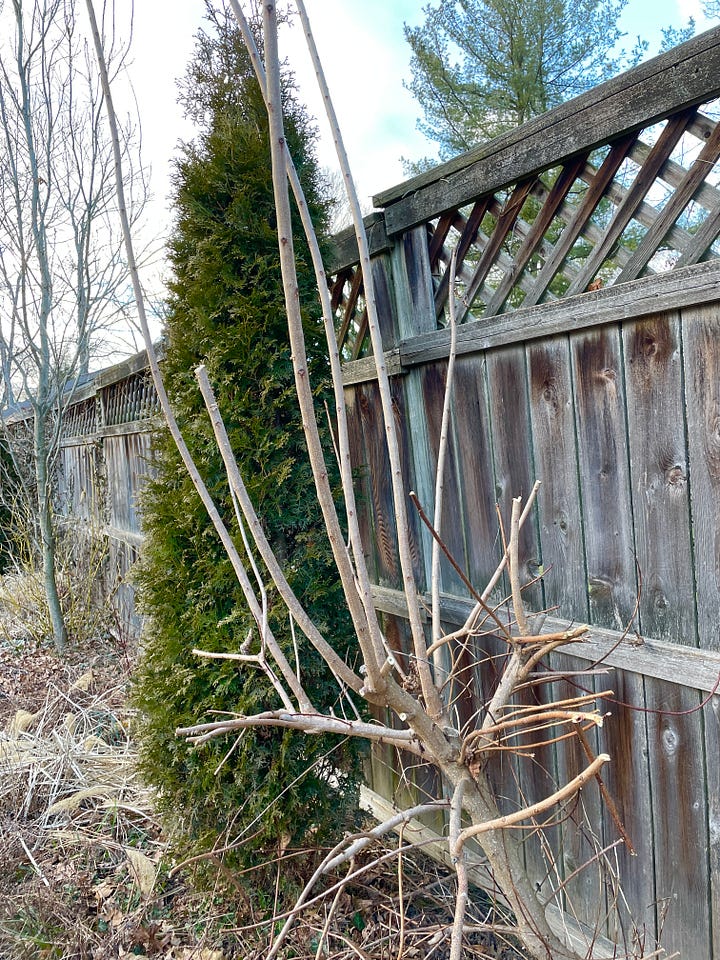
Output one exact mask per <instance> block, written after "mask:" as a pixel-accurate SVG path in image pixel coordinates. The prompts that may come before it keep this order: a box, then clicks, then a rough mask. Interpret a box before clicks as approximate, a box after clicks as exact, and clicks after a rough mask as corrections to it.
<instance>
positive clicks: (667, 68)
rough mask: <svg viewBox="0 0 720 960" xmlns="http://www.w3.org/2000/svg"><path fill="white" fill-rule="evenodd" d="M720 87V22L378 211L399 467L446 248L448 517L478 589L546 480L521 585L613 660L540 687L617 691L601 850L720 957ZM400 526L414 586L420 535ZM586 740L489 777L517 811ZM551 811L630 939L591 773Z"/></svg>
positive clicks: (478, 701)
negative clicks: (456, 311)
mask: <svg viewBox="0 0 720 960" xmlns="http://www.w3.org/2000/svg"><path fill="white" fill-rule="evenodd" d="M719 95H720V31H718V30H714V31H710V32H708V33H705V34H703V35H701V36H699V37H697V38H696V39H694V40H692V41H690V42H689V43H687V44H684V45H682V46H681V47H678V48H676V49H674V50H672V51H671V52H670V53H668V54H666V55H663V56H662V57H659V58H656V59H655V60H652V61H649V62H647V63H645V64H643V65H642V66H640V67H638V68H637V69H635V70H632V71H630V72H628V73H626V74H624V75H623V76H621V77H619V78H617V79H615V80H612V81H610V82H609V83H606V84H604V85H603V86H601V87H599V88H597V89H595V90H592V91H590V92H589V93H587V94H585V95H583V96H581V97H579V98H577V99H576V100H573V101H571V102H569V103H567V104H564V105H563V106H561V107H559V108H558V109H557V110H554V111H552V112H551V113H548V114H546V115H544V116H542V117H538V118H537V119H536V120H533V121H532V122H531V123H529V124H527V125H525V126H524V127H522V128H520V129H518V130H516V131H513V132H512V133H509V134H507V135H505V136H503V137H501V138H499V139H498V140H495V141H493V142H492V143H489V144H485V145H482V146H480V147H478V148H477V149H476V150H475V151H473V152H471V153H469V154H466V155H464V156H462V157H459V158H457V159H456V160H453V161H451V162H450V163H448V164H445V165H443V166H440V167H438V168H436V169H434V170H432V171H430V172H429V173H427V174H424V175H422V176H420V177H417V178H416V179H414V180H410V181H408V182H406V183H403V184H400V185H399V186H398V187H396V188H393V189H392V190H388V191H385V192H384V193H382V194H380V195H379V196H378V197H376V198H375V204H376V206H378V207H381V208H383V209H382V212H380V213H376V214H373V215H372V216H371V217H370V218H369V219H368V221H367V223H368V229H369V237H370V244H371V256H372V273H373V278H374V281H375V283H374V286H375V294H376V301H377V305H378V308H379V314H380V325H381V331H380V332H381V335H382V340H383V345H384V351H385V362H386V365H387V367H388V369H389V370H390V371H391V374H392V390H393V395H394V404H395V411H396V422H397V426H398V430H399V432H400V437H401V443H402V451H403V459H404V470H405V483H406V487H407V489H408V490H415V491H416V492H417V494H418V497H419V499H420V501H421V502H422V504H423V506H424V507H425V510H426V512H427V513H428V514H429V515H430V516H432V514H433V506H434V504H433V498H434V477H435V465H436V461H437V450H438V443H439V431H440V419H441V412H442V401H443V395H444V389H445V377H446V371H447V360H448V355H449V349H450V347H449V344H450V333H449V329H448V297H449V289H450V272H449V270H450V259H451V255H452V253H453V252H455V254H456V257H457V264H458V266H457V280H456V284H455V293H456V297H457V300H458V303H459V305H460V318H459V320H460V326H459V328H458V354H459V356H458V360H457V366H456V381H455V387H454V399H453V415H452V435H451V443H450V455H449V462H448V464H447V467H446V476H445V485H446V493H445V496H446V500H445V508H444V516H443V520H442V534H443V537H444V540H445V542H446V543H447V545H448V547H449V548H450V550H451V551H452V553H453V555H454V557H455V558H456V560H457V562H458V563H459V564H460V565H461V567H462V568H463V570H464V572H465V574H466V575H467V576H468V577H469V579H470V580H471V581H472V582H473V584H474V585H475V586H476V587H477V588H482V587H483V585H484V584H485V582H486V581H487V579H488V578H489V576H490V575H491V573H492V572H493V570H494V569H495V566H496V563H497V561H498V559H499V556H500V547H499V533H498V521H497V514H496V504H499V506H500V509H501V511H502V514H503V516H504V517H505V518H508V517H509V515H510V504H511V499H512V498H513V497H515V496H517V495H525V496H526V495H527V494H528V493H529V491H530V489H531V487H532V485H533V482H534V480H535V479H536V478H537V479H539V480H541V481H542V486H541V488H540V494H539V497H538V503H537V510H536V511H535V514H534V522H533V523H528V524H526V525H525V527H524V530H523V540H522V545H521V552H522V555H521V560H522V563H523V564H524V573H525V577H526V580H528V581H534V582H533V585H532V586H531V587H530V588H529V589H528V591H527V594H526V597H527V601H528V604H529V605H530V607H531V608H533V609H534V610H537V611H541V610H549V611H550V613H549V616H548V619H547V621H546V628H549V629H555V628H558V627H560V626H562V625H567V624H569V623H571V622H575V623H578V622H589V623H590V624H591V625H592V631H591V639H590V641H589V642H588V643H586V644H576V645H574V646H573V647H572V648H571V649H569V650H568V655H565V656H563V657H554V658H553V660H552V664H551V665H552V667H553V668H555V669H561V670H564V671H568V670H569V671H572V670H587V669H588V668H591V667H594V666H595V664H596V662H597V661H600V660H602V661H603V663H604V664H607V665H610V666H611V667H613V668H614V670H613V671H612V672H611V674H610V675H609V676H594V675H590V676H585V677H580V678H576V679H575V680H573V678H572V677H569V678H565V679H562V680H558V681H557V682H556V683H554V684H552V686H550V687H546V688H542V687H540V688H538V692H537V693H536V695H537V696H539V697H542V698H547V699H548V700H549V699H557V698H559V697H560V696H561V695H562V694H563V693H564V692H566V695H567V696H572V695H576V694H577V690H578V688H577V684H579V685H580V686H581V688H583V689H593V688H595V689H608V688H611V689H612V690H613V691H614V694H613V698H612V700H611V701H610V705H609V710H610V712H611V716H610V717H609V718H608V720H607V722H606V724H605V726H604V728H603V730H602V731H601V734H600V736H599V738H598V740H597V742H596V744H595V746H596V748H599V749H602V750H605V751H607V752H608V753H609V754H610V755H611V757H612V763H611V764H609V766H608V767H607V775H606V780H607V784H608V787H609V788H610V791H611V793H612V795H613V796H614V798H615V801H616V803H617V805H618V810H619V814H620V817H621V819H622V820H623V822H624V823H625V825H626V828H627V830H628V833H629V835H630V837H631V839H632V841H633V843H634V845H635V848H636V850H637V854H638V855H637V856H636V857H633V856H630V854H629V852H628V850H627V849H626V848H624V847H619V848H617V847H616V848H613V849H612V853H611V854H607V855H609V856H612V857H613V858H615V857H617V859H618V862H619V864H620V876H621V878H622V881H623V890H624V895H625V896H626V897H627V901H628V905H629V907H630V912H632V913H633V914H634V915H635V916H637V917H639V918H641V920H642V922H643V923H644V924H645V925H646V929H647V933H648V934H649V935H650V936H655V935H657V934H659V933H660V932H661V931H662V932H663V943H664V945H665V946H666V949H667V950H668V951H669V952H673V951H674V950H677V951H679V953H680V955H681V956H682V957H683V958H687V960H694V958H696V957H713V956H714V957H720V698H718V697H717V696H714V694H716V693H717V691H718V679H719V678H720V260H719V259H718V257H720V243H719V241H718V234H719V233H720V171H719V167H718V158H719V157H720V125H719V124H718V117H719V116H720V112H719V110H718V103H717V100H716V98H717V97H718V96H719ZM331 272H332V277H331V290H332V300H333V305H334V308H335V310H336V313H337V322H338V329H339V331H340V342H341V346H342V351H343V356H344V357H345V360H346V363H345V368H344V373H345V384H346V400H347V406H348V410H349V413H350V426H351V438H352V441H351V442H352V446H353V450H352V454H353V460H354V466H355V470H356V475H357V477H358V486H359V492H360V497H359V503H360V504H361V505H362V506H361V510H362V517H361V523H362V530H363V536H364V543H365V549H366V553H367V557H368V562H369V565H370V568H371V573H372V577H373V579H374V583H375V584H376V588H375V596H376V604H377V606H378V609H379V610H381V611H383V616H384V624H385V630H386V632H387V634H388V636H389V637H390V638H391V640H392V642H393V643H394V644H395V645H396V647H397V648H398V650H403V649H407V647H406V639H407V625H406V618H407V606H406V602H405V598H404V594H403V593H402V592H401V587H402V581H401V575H400V567H399V562H398V557H397V549H396V533H395V529H394V519H393V510H392V496H391V490H390V486H389V482H388V477H389V468H388V464H387V457H386V451H385V444H384V435H383V425H382V422H381V416H380V403H379V397H378V388H377V382H376V373H375V364H374V362H373V360H372V358H370V357H368V354H369V352H370V346H369V337H368V327H367V322H368V321H367V312H366V309H365V307H366V304H365V292H364V289H363V281H362V275H361V272H360V270H359V266H358V254H357V246H356V243H355V240H354V237H353V236H352V235H351V234H349V233H348V234H346V235H344V236H341V237H339V238H338V240H337V244H336V251H335V262H334V264H333V267H332V271H331ZM410 509H411V511H412V507H410ZM411 523H412V530H411V535H412V538H413V554H414V557H415V564H416V574H417V576H418V579H419V582H420V584H422V585H423V586H422V589H423V590H426V591H427V590H428V589H429V577H428V573H429V563H430V555H431V550H430V546H431V544H430V538H429V534H428V533H427V531H426V530H425V529H424V528H423V529H421V525H420V523H419V522H418V521H417V518H415V517H413V518H412V519H411ZM442 589H443V594H444V620H445V623H446V624H447V626H448V628H451V629H452V628H455V627H456V626H457V625H459V624H462V623H463V622H464V620H465V617H466V615H467V612H468V611H469V609H470V605H471V604H470V600H469V598H468V594H467V591H466V589H465V587H464V586H463V583H462V581H461V579H460V577H459V576H458V575H457V573H456V572H455V570H454V569H453V568H452V566H451V565H450V564H449V563H445V564H444V566H443V569H442ZM496 599H498V600H499V599H501V595H500V594H498V597H497V598H496ZM418 602H419V603H420V604H421V607H423V605H424V604H426V603H427V596H426V595H425V596H424V597H421V598H419V601H418ZM423 608H424V607H423ZM454 655H455V656H456V657H463V656H465V657H466V658H467V662H468V663H472V662H473V661H478V662H480V661H482V662H483V666H482V667H477V668H473V669H470V668H468V671H469V672H468V682H467V684H466V686H465V689H464V690H462V691H460V692H458V691H455V694H457V695H458V699H457V700H456V705H455V706H456V711H457V719H458V722H459V725H460V726H461V725H462V724H463V723H464V722H465V721H466V720H468V719H469V718H472V717H474V716H477V715H478V713H481V712H482V710H483V704H484V703H485V702H486V700H487V696H488V689H489V684H490V680H491V677H492V674H493V672H494V667H493V664H494V663H495V662H496V659H497V657H500V656H503V655H504V648H503V646H502V644H501V643H500V642H499V641H498V640H497V639H495V638H492V637H482V638H477V639H476V641H475V647H474V649H472V650H471V651H470V652H469V653H468V652H467V651H463V650H461V649H459V648H458V649H457V650H455V651H454ZM596 684H597V686H595V685H596ZM584 763H585V758H584V756H582V755H579V753H578V749H577V744H575V743H574V742H572V741H569V742H568V743H567V744H565V745H563V744H560V745H558V746H557V748H556V749H554V750H552V751H551V750H548V749H545V750H543V751H538V752H536V754H535V756H534V758H533V759H525V760H524V761H522V762H517V761H515V760H513V761H510V760H508V759H506V760H504V761H503V762H500V761H498V762H497V765H496V770H495V774H494V775H495V777H496V782H497V784H498V789H499V791H500V793H501V795H503V796H504V797H505V802H506V804H507V806H508V807H510V808H511V807H512V806H514V805H517V804H518V803H520V801H521V799H524V800H526V801H531V800H533V799H538V798H539V797H540V796H541V795H543V794H547V793H548V792H550V790H551V784H552V783H553V781H554V780H555V778H556V777H557V778H559V779H567V778H569V777H572V776H574V775H575V774H576V773H577V772H578V771H579V768H580V767H581V766H582V765H584ZM374 776H375V788H376V790H378V791H380V792H382V793H384V795H385V796H389V797H392V796H393V795H396V794H397V793H402V791H403V790H405V789H407V783H408V781H413V780H414V781H415V783H416V790H417V791H420V792H422V789H423V786H424V784H423V779H422V776H423V775H422V774H421V773H416V772H413V771H412V770H407V771H404V772H403V773H402V775H401V773H400V769H399V767H398V762H397V759H396V758H394V757H393V756H391V755H390V754H387V753H385V754H383V753H382V751H377V752H376V754H375V760H374ZM582 811H586V812H587V813H588V818H587V822H588V823H590V824H594V827H592V828H591V827H588V826H587V825H584V824H583V822H582V821H583V818H582V817H581V816H580V813H581V812H582ZM592 830H594V831H595V836H594V837H591V835H590V834H591V831H592ZM547 835H548V837H549V838H550V847H551V849H552V853H553V856H554V866H553V865H552V864H551V861H550V859H549V858H548V856H547V853H548V850H547V849H545V850H543V849H541V846H540V843H539V840H538V838H537V837H536V836H533V835H531V834H530V835H528V838H527V840H526V843H525V853H526V858H527V862H528V867H529V869H530V870H531V873H532V874H533V877H534V879H535V882H536V884H537V886H538V889H539V890H540V892H541V894H543V893H544V894H546V895H547V897H548V900H550V901H552V902H554V903H555V904H556V905H559V906H561V907H564V908H565V909H567V910H570V909H572V910H574V911H575V913H576V915H577V917H578V919H580V920H581V921H584V922H586V923H588V924H590V925H591V926H592V927H594V928H599V929H600V930H601V932H602V933H604V934H606V935H607V936H609V937H610V938H612V939H613V940H615V941H617V942H619V943H623V944H624V943H627V942H628V941H629V940H630V939H631V933H630V928H629V927H627V926H626V927H625V928H623V927H622V925H621V926H620V927H618V926H613V925H612V924H608V923H606V921H605V915H606V909H607V907H608V905H609V904H610V902H611V901H612V900H613V899H614V898H616V897H617V896H619V894H618V891H617V890H613V889H610V888H608V887H606V886H603V885H601V882H600V879H599V877H598V874H597V872H596V871H594V870H593V868H592V866H589V867H588V868H587V869H585V870H581V869H580V868H581V867H582V865H583V863H584V862H585V861H586V860H588V859H590V858H591V857H592V854H593V850H594V849H596V848H597V847H599V848H603V847H609V846H610V845H611V844H613V843H614V841H615V840H617V838H618V832H617V829H616V827H615V825H614V823H613V820H612V817H611V816H610V814H609V812H608V810H607V808H605V807H603V805H602V804H601V803H600V799H599V796H598V795H597V792H596V791H595V790H594V789H587V790H585V791H583V794H582V798H581V800H580V802H579V805H578V808H577V809H575V810H572V809H570V810H566V811H565V819H564V820H563V822H562V823H558V825H557V826H555V827H551V828H549V829H548V831H547ZM558 888H561V892H560V893H556V894H553V891H554V890H556V889H558ZM648 942H650V941H649V940H648ZM618 955H624V952H623V950H621V951H620V954H618Z"/></svg>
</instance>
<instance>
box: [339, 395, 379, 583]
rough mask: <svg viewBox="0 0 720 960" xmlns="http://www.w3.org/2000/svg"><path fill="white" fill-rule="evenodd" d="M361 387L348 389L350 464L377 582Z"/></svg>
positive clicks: (362, 530)
mask: <svg viewBox="0 0 720 960" xmlns="http://www.w3.org/2000/svg"><path fill="white" fill-rule="evenodd" d="M361 392H362V388H361V387H346V388H345V409H346V411H347V424H348V443H349V445H350V463H351V466H352V471H353V489H354V491H355V504H356V507H357V517H358V525H359V527H360V538H361V539H362V543H363V553H364V556H365V562H366V564H367V568H368V575H369V577H370V579H371V580H372V581H373V582H374V583H378V582H379V581H378V571H377V557H376V552H375V545H374V540H373V525H372V521H371V517H372V492H371V487H370V476H369V470H368V458H367V453H366V451H365V441H364V437H363V424H362V413H361V406H362V399H361Z"/></svg>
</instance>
